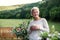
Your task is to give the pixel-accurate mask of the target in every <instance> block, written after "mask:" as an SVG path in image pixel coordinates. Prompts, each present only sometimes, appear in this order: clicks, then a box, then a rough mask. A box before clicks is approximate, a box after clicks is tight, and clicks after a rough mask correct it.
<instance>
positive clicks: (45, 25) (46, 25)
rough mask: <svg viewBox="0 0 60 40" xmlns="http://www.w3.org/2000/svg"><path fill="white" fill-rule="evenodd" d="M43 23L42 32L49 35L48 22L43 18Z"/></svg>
mask: <svg viewBox="0 0 60 40" xmlns="http://www.w3.org/2000/svg"><path fill="white" fill-rule="evenodd" d="M42 22H43V28H41V30H42V31H46V32H48V33H49V26H48V23H47V20H46V19H45V18H43V20H42Z"/></svg>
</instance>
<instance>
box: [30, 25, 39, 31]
mask: <svg viewBox="0 0 60 40" xmlns="http://www.w3.org/2000/svg"><path fill="white" fill-rule="evenodd" d="M30 30H31V31H35V30H40V27H39V26H31V27H30Z"/></svg>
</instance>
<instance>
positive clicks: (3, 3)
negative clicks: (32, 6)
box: [0, 0, 42, 6]
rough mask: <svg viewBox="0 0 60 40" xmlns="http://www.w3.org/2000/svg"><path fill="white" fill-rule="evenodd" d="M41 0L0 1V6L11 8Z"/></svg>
mask: <svg viewBox="0 0 60 40" xmlns="http://www.w3.org/2000/svg"><path fill="white" fill-rule="evenodd" d="M38 1H42V0H0V6H11V5H16V4H27V3H34V2H38Z"/></svg>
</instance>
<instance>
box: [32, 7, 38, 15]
mask: <svg viewBox="0 0 60 40" xmlns="http://www.w3.org/2000/svg"><path fill="white" fill-rule="evenodd" d="M34 9H37V10H38V13H39V8H38V7H33V8H32V9H31V13H32V10H34ZM31 15H32V14H31Z"/></svg>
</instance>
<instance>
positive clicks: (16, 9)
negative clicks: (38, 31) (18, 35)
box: [0, 0, 60, 32]
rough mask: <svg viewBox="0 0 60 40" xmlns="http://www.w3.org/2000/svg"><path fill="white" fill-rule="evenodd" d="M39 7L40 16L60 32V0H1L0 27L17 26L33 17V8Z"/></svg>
mask: <svg viewBox="0 0 60 40" xmlns="http://www.w3.org/2000/svg"><path fill="white" fill-rule="evenodd" d="M35 6H36V7H39V9H40V17H43V18H46V19H47V20H48V24H49V27H51V26H52V25H54V26H55V29H56V30H57V31H59V32H60V0H16V1H15V0H9V1H8V0H0V27H16V26H19V24H21V23H22V22H26V21H29V20H31V19H33V18H32V16H31V14H30V13H31V11H30V10H31V8H32V7H35Z"/></svg>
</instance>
